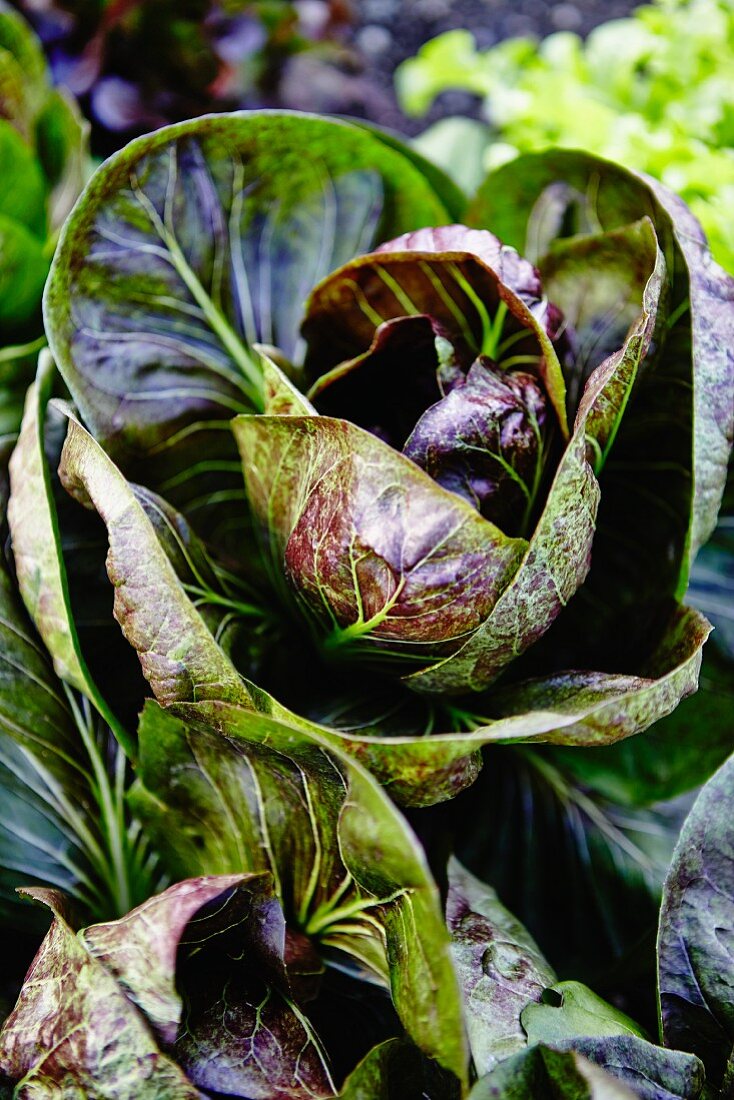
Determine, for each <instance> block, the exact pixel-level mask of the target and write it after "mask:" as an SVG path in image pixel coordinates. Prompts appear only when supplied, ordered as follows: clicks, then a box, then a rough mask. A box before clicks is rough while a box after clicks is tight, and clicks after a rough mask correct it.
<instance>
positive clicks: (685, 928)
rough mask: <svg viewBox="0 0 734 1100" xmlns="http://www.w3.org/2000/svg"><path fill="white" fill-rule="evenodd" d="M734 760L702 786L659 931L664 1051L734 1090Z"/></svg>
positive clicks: (674, 865)
mask: <svg viewBox="0 0 734 1100" xmlns="http://www.w3.org/2000/svg"><path fill="white" fill-rule="evenodd" d="M732 805H734V757H730V758H729V760H728V761H727V762H726V763H725V764H724V765H723V766H722V767H721V768H720V769H719V770H718V771H717V772H716V774H715V775H714V776H713V778H712V779H710V780H709V782H708V783H707V784H706V785H705V786H704V788H703V789H702V791H701V793H700V794H699V796H698V798H697V799H696V801H695V803H694V805H693V808H692V810H691V812H690V814H689V815H688V818H687V820H686V822H685V824H684V826H683V829H682V830H681V834H680V837H679V840H678V844H677V845H676V849H675V852H674V853H673V861H672V863H671V867H670V871H669V872H668V877H667V879H666V881H665V886H664V890H663V904H662V906H661V909H660V926H659V932H658V986H659V998H660V1013H661V1029H662V1036H663V1039H664V1042H665V1044H666V1046H675V1047H679V1048H681V1049H682V1050H689V1051H692V1052H693V1053H694V1054H697V1055H698V1056H699V1058H701V1060H702V1061H703V1063H704V1065H705V1066H706V1077H707V1080H708V1081H709V1084H710V1085H711V1086H712V1087H713V1088H719V1087H722V1082H724V1092H723V1093H722V1095H724V1094H725V1093H726V1092H727V1091H728V1090H729V1089H730V1088H731V1081H732V1064H733V1063H734V1059H733V1058H732V1049H733V1048H734V967H733V966H732V956H731V944H732V937H733V936H734V831H733V819H732Z"/></svg>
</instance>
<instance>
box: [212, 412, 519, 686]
mask: <svg viewBox="0 0 734 1100" xmlns="http://www.w3.org/2000/svg"><path fill="white" fill-rule="evenodd" d="M234 432H235V435H236V438H237V441H238V444H239V447H240V451H241V454H242V460H243V467H244V473H245V480H246V483H247V492H248V497H249V499H250V503H251V505H252V508H253V510H254V513H255V515H256V517H257V519H258V522H259V524H260V527H261V531H262V538H263V542H264V545H265V547H266V553H268V555H269V557H270V561H271V566H272V570H273V576H274V578H275V582H276V583H277V582H278V578H281V581H280V583H281V585H282V584H283V582H284V581H285V580H287V582H288V583H289V585H290V588H291V590H293V591H294V593H295V598H296V600H297V602H298V605H299V608H300V610H302V611H303V613H304V615H305V616H306V618H307V620H308V621H310V622H311V624H312V625H313V627H314V629H315V632H316V635H317V638H318V636H319V634H320V635H321V640H322V644H323V645H324V646H325V647H326V649H327V650H329V651H332V652H338V653H346V654H352V653H354V654H361V655H362V656H365V655H368V656H369V658H370V659H371V660H374V661H377V660H382V661H383V663H387V664H390V663H393V662H395V661H399V660H400V659H401V658H403V659H404V660H407V661H413V662H415V661H420V662H421V663H422V662H424V661H426V660H427V659H429V658H430V657H431V656H434V657H435V656H436V655H437V654H440V653H441V652H442V651H445V650H446V649H447V648H448V649H451V648H455V647H456V645H457V644H458V643H459V642H460V641H461V639H462V638H463V637H464V636H466V635H467V634H468V633H470V632H471V631H473V630H476V629H477V627H478V626H479V625H480V624H481V623H482V621H483V620H484V619H485V618H486V616H487V614H488V613H489V611H490V609H491V608H492V607H493V606H494V604H495V602H496V600H497V598H498V596H499V594H500V592H501V591H502V589H503V588H504V587H505V586H506V585H507V583H508V581H509V580H510V577H511V576H512V573H513V572H514V569H515V567H516V565H517V562H518V559H519V556H520V555H521V554H522V551H523V549H524V547H525V545H526V544H525V543H524V542H523V540H519V539H510V538H508V537H507V536H505V535H503V534H502V532H501V531H499V530H498V529H497V528H496V527H494V526H493V525H492V524H490V523H488V522H487V521H486V520H484V519H482V517H481V516H479V515H478V514H477V512H476V511H475V510H474V509H473V508H471V507H470V506H469V505H468V504H466V503H465V502H464V501H462V500H460V499H459V498H458V497H456V496H455V495H454V494H452V493H449V492H447V491H446V490H444V489H442V488H441V487H440V486H438V485H437V484H436V483H435V482H433V481H432V480H431V479H430V478H429V477H428V475H427V474H425V473H424V472H423V471H422V470H419V469H418V468H417V467H416V466H415V465H414V464H413V463H412V462H410V461H409V460H408V459H406V458H404V457H403V456H402V455H400V454H398V452H396V451H394V450H393V449H392V448H391V447H388V446H387V445H386V444H385V443H383V442H382V441H381V440H379V439H377V438H376V437H374V436H372V435H370V434H369V433H367V432H365V431H363V430H361V429H359V428H357V427H355V426H354V425H351V424H349V423H348V422H346V421H340V420H333V419H331V418H328V417H294V416H288V417H270V416H251V417H238V418H237V419H236V420H235V421H234Z"/></svg>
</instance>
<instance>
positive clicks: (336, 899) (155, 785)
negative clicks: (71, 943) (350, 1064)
mask: <svg viewBox="0 0 734 1100" xmlns="http://www.w3.org/2000/svg"><path fill="white" fill-rule="evenodd" d="M174 712H175V715H176V716H177V717H176V718H174V717H173V716H172V715H171V714H169V713H168V712H161V711H159V710H155V709H154V710H148V712H147V716H146V719H145V721H144V723H143V726H142V727H141V731H140V740H141V763H140V784H139V786H138V788H137V789H136V791H135V794H134V805H135V807H136V810H137V812H138V813H139V814H140V816H141V818H142V819H143V820H144V822H145V823H146V828H147V829H148V831H149V832H150V833H151V835H152V836H154V837H155V840H156V844H157V845H158V846H159V847H160V849H161V850H162V852H163V853H164V855H165V859H166V862H167V863H169V865H171V866H172V868H173V870H174V873H176V872H177V869H178V866H179V861H186V862H187V865H188V866H190V867H195V868H196V870H197V871H198V872H200V873H213V872H217V873H233V872H243V871H250V872H254V871H262V870H268V871H270V872H271V873H272V875H273V878H274V881H275V885H276V892H277V894H278V896H279V897H280V898H281V900H282V903H283V907H284V910H285V913H286V919H287V920H288V921H289V922H293V923H294V925H295V926H297V927H298V928H300V929H301V930H302V931H304V932H305V933H306V934H307V935H309V936H310V937H311V938H312V939H314V941H315V942H317V943H319V944H321V945H322V946H323V947H333V948H338V949H339V950H341V951H344V952H346V953H347V954H349V955H351V956H353V957H354V958H356V959H357V960H360V961H361V962H362V963H363V964H364V965H366V966H367V967H368V968H369V969H370V970H372V971H373V973H375V974H376V976H377V977H378V980H380V981H382V982H383V983H386V982H387V981H388V975H389V982H390V986H391V989H392V996H393V1000H394V1003H395V1007H396V1009H397V1012H398V1014H399V1016H400V1018H401V1020H402V1023H403V1026H404V1027H405V1028H406V1030H407V1032H408V1034H409V1035H410V1036H411V1038H412V1039H413V1040H414V1041H415V1042H416V1043H417V1044H418V1046H419V1047H420V1048H421V1049H422V1050H423V1051H424V1052H425V1053H426V1054H428V1055H430V1056H432V1057H434V1058H436V1060H437V1061H438V1062H439V1063H440V1064H441V1065H443V1066H444V1067H445V1068H447V1069H449V1070H451V1071H452V1072H453V1073H454V1074H455V1075H456V1076H457V1077H458V1078H459V1079H463V1078H464V1075H465V1072H466V1064H465V1060H466V1053H465V1048H464V1039H463V1029H462V1023H461V1005H460V998H459V991H458V988H457V985H456V977H455V975H454V971H453V967H452V964H451V960H450V953H449V942H448V933H447V932H446V928H445V925H444V923H443V919H442V916H441V913H440V910H439V907H438V898H437V896H436V891H435V887H434V886H433V884H432V881H431V879H430V875H429V873H428V870H427V868H426V865H425V861H424V856H423V853H422V851H421V850H420V848H419V847H418V846H417V844H416V842H415V839H414V837H413V836H412V834H411V832H410V831H409V829H408V828H407V826H406V824H405V822H404V821H403V819H402V818H401V817H400V815H399V814H398V813H397V811H396V810H395V808H394V807H393V805H392V803H391V802H390V801H389V799H388V798H387V796H386V794H385V793H384V792H383V791H382V789H381V788H380V787H379V786H378V785H377V784H376V783H375V781H374V780H373V779H371V777H369V776H368V774H367V773H366V772H364V771H363V770H362V769H361V768H360V767H359V766H358V765H356V764H354V763H352V762H350V761H349V760H348V758H346V757H344V756H343V755H341V754H340V753H339V752H338V751H337V750H335V749H333V748H332V747H331V746H330V745H329V744H328V742H326V741H325V740H323V739H322V738H320V737H319V736H318V734H316V733H314V734H312V735H306V734H303V733H300V732H298V731H297V730H295V729H292V728H289V727H287V726H284V725H282V724H281V723H279V722H276V721H274V720H273V719H271V718H267V717H265V716H264V715H260V714H255V713H253V712H251V711H247V710H244V709H243V708H240V707H233V706H229V705H226V704H223V703H210V704H206V703H200V704H194V705H180V706H176V707H175V708H174ZM189 861H191V862H189Z"/></svg>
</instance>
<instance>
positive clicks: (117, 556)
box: [59, 414, 249, 704]
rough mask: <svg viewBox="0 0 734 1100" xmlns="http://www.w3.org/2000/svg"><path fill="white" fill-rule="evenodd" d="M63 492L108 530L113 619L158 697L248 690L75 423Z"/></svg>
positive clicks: (240, 696)
mask: <svg viewBox="0 0 734 1100" xmlns="http://www.w3.org/2000/svg"><path fill="white" fill-rule="evenodd" d="M59 473H60V477H61V480H62V482H63V484H64V485H65V487H66V488H67V490H68V491H69V492H70V493H71V494H72V496H75V497H76V498H77V499H78V500H80V502H82V503H85V504H86V505H87V507H90V506H91V507H94V508H96V510H97V511H98V513H99V514H100V516H101V517H102V519H103V520H104V522H105V525H106V527H107V532H108V536H109V540H110V552H109V555H108V558H107V570H108V574H109V576H110V580H111V582H112V584H113V585H114V586H115V606H114V611H115V618H116V619H117V621H118V622H119V623H120V626H121V627H122V630H123V633H124V635H125V637H126V638H127V640H128V641H129V642H130V644H131V645H132V646H134V648H135V649H136V650H137V652H138V654H139V656H140V661H141V665H142V668H143V673H144V674H145V677H146V679H147V680H148V681H149V682H150V684H151V687H152V688H153V691H154V693H155V695H156V697H157V698H159V699H160V700H161V702H164V703H167V702H172V701H175V700H178V699H192V698H193V699H195V698H205V697H207V696H209V697H213V698H219V699H226V698H231V699H234V700H241V701H242V702H244V703H245V704H247V702H248V699H249V697H248V693H247V689H246V688H245V686H244V683H243V681H242V680H241V678H240V677H239V676H238V675H237V672H236V670H235V668H234V666H233V665H232V664H231V663H230V661H229V660H228V658H227V657H226V656H225V654H224V653H223V652H222V650H221V649H220V648H219V646H218V645H217V643H216V642H215V640H214V638H213V636H212V634H211V632H210V631H209V630H208V628H207V626H206V624H205V622H204V620H203V619H202V617H201V616H200V615H199V613H198V611H197V610H196V608H195V607H194V606H193V604H192V602H191V600H190V599H189V597H188V595H187V594H186V592H185V590H184V588H183V586H182V584H181V582H180V581H179V579H178V576H177V575H176V572H175V569H174V567H173V565H172V564H171V562H170V560H169V558H168V556H167V555H166V552H165V550H164V548H163V546H162V545H161V543H160V541H159V539H158V537H157V535H156V531H155V527H154V526H153V525H152V524H151V522H150V520H149V519H148V516H147V515H146V513H145V510H144V508H143V506H142V504H141V503H140V502H139V501H138V500H137V498H136V497H135V494H134V493H133V491H132V488H131V486H130V485H129V484H128V482H127V481H126V480H125V478H124V477H123V476H122V474H121V473H120V471H119V470H118V469H117V467H116V466H115V465H114V463H113V462H112V460H111V459H110V458H109V457H108V456H107V455H106V454H105V452H104V451H103V450H102V448H101V447H100V446H99V444H98V443H97V442H96V441H95V440H94V438H93V437H92V436H91V435H90V434H89V433H88V432H87V431H86V429H85V428H83V427H82V426H81V424H80V423H79V421H78V420H76V418H75V417H73V416H71V414H70V418H69V431H68V435H67V439H66V443H65V445H64V450H63V453H62V457H61V467H60V470H59Z"/></svg>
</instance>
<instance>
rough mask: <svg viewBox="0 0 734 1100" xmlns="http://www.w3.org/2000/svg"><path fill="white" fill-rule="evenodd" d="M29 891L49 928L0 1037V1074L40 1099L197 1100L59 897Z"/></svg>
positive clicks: (48, 892) (197, 1094)
mask: <svg viewBox="0 0 734 1100" xmlns="http://www.w3.org/2000/svg"><path fill="white" fill-rule="evenodd" d="M28 893H29V894H30V896H32V897H35V898H36V899H37V900H38V901H40V902H42V903H43V904H45V905H47V906H49V908H50V909H51V910H52V911H53V913H54V922H53V924H52V926H51V931H50V932H49V934H48V936H47V937H46V940H45V941H44V944H43V946H42V947H41V949H40V951H39V953H38V955H37V956H36V958H35V960H34V962H33V965H32V967H31V971H30V973H29V975H28V981H27V983H26V985H25V986H24V988H23V992H22V993H21V996H20V1000H19V1001H18V1004H17V1005H16V1007H15V1009H14V1011H13V1012H12V1013H11V1015H10V1016H9V1017H8V1019H7V1020H6V1021H5V1025H4V1027H3V1030H2V1032H0V1073H2V1074H5V1075H6V1076H7V1077H8V1078H10V1080H11V1081H15V1082H18V1088H19V1089H20V1090H21V1091H22V1092H25V1093H27V1094H28V1095H30V1094H32V1095H33V1096H37V1097H39V1100H46V1097H48V1100H52V1098H53V1097H58V1096H59V1090H60V1089H70V1088H72V1089H74V1090H75V1091H76V1092H77V1094H78V1095H86V1096H94V1095H100V1094H104V1093H108V1094H114V1096H115V1097H118V1098H119V1100H164V1098H165V1100H197V1098H198V1097H199V1096H200V1093H199V1092H198V1090H197V1089H196V1088H194V1086H193V1085H192V1084H190V1082H189V1081H187V1079H186V1077H185V1076H184V1074H183V1073H182V1072H181V1070H180V1069H179V1068H178V1066H177V1065H176V1064H175V1062H173V1061H172V1060H171V1059H170V1058H169V1057H167V1056H166V1055H165V1054H162V1053H161V1052H160V1051H159V1050H158V1048H157V1046H156V1043H155V1040H154V1039H153V1037H152V1035H151V1033H150V1031H149V1029H148V1027H147V1025H146V1023H145V1020H144V1018H143V1017H142V1016H141V1015H140V1013H139V1012H138V1011H137V1009H136V1008H135V1007H134V1006H133V1004H132V1003H131V1002H130V1001H129V1000H128V999H127V997H126V996H125V994H124V993H123V992H122V990H121V989H120V988H119V986H118V985H117V983H116V981H115V980H114V978H113V977H112V976H111V975H110V974H108V972H107V971H106V970H105V968H104V967H103V966H102V964H101V963H99V962H97V961H96V960H95V959H94V958H93V956H91V955H90V954H89V953H88V952H87V951H86V950H85V948H84V946H83V945H82V943H81V942H80V940H79V939H78V938H77V937H76V936H75V934H74V931H73V928H72V926H71V925H70V923H69V916H68V913H67V910H66V907H65V903H64V899H63V897H62V896H61V895H59V894H57V893H56V892H55V891H53V890H41V889H37V890H33V891H28Z"/></svg>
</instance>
